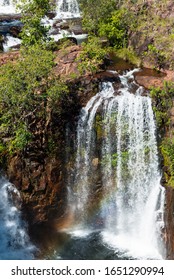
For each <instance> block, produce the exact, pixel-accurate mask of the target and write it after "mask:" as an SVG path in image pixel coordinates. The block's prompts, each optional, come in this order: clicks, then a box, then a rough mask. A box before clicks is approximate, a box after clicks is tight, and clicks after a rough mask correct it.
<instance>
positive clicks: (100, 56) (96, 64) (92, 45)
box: [78, 37, 107, 74]
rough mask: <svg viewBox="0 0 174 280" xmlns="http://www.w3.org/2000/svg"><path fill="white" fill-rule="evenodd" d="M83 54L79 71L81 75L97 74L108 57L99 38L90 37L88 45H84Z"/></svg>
mask: <svg viewBox="0 0 174 280" xmlns="http://www.w3.org/2000/svg"><path fill="white" fill-rule="evenodd" d="M82 47H83V49H82V52H81V54H80V57H79V58H78V61H79V59H80V63H79V65H78V69H79V71H80V73H81V74H85V73H86V72H87V73H90V74H94V73H96V72H97V71H98V70H99V68H100V66H101V65H102V64H103V60H104V58H105V57H106V54H107V51H106V49H105V48H103V47H102V43H101V41H100V39H99V38H97V37H89V38H88V42H87V43H83V44H82Z"/></svg>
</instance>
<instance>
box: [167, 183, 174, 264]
mask: <svg viewBox="0 0 174 280" xmlns="http://www.w3.org/2000/svg"><path fill="white" fill-rule="evenodd" d="M165 225H166V233H165V243H166V252H167V256H166V258H167V259H168V260H174V189H173V188H170V187H167V188H166V205H165Z"/></svg>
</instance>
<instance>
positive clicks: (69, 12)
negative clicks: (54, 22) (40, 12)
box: [56, 0, 80, 18]
mask: <svg viewBox="0 0 174 280" xmlns="http://www.w3.org/2000/svg"><path fill="white" fill-rule="evenodd" d="M56 11H57V16H56V18H73V17H77V18H78V17H80V10H79V5H78V2H77V0H58V2H57V9H56Z"/></svg>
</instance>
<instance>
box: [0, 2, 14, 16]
mask: <svg viewBox="0 0 174 280" xmlns="http://www.w3.org/2000/svg"><path fill="white" fill-rule="evenodd" d="M15 13H16V8H15V5H14V4H13V1H12V0H0V14H15Z"/></svg>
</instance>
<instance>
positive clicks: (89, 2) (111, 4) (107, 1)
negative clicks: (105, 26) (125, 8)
mask: <svg viewBox="0 0 174 280" xmlns="http://www.w3.org/2000/svg"><path fill="white" fill-rule="evenodd" d="M79 4H80V8H81V10H82V22H83V26H84V28H85V30H86V31H87V32H88V33H90V34H95V35H97V34H98V29H99V24H100V22H103V20H105V19H108V18H110V16H111V13H112V12H113V11H114V9H115V7H116V4H115V0H80V1H79Z"/></svg>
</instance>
